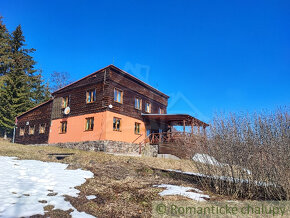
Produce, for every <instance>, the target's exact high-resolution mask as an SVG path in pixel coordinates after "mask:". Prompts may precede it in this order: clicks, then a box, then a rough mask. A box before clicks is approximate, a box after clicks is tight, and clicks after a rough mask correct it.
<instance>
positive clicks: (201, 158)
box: [192, 153, 252, 175]
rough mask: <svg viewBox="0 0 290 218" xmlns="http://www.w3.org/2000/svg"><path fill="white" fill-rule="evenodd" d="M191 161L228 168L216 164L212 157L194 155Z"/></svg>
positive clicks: (224, 164)
mask: <svg viewBox="0 0 290 218" xmlns="http://www.w3.org/2000/svg"><path fill="white" fill-rule="evenodd" d="M192 160H193V161H195V162H200V163H204V164H209V165H213V166H217V167H225V166H229V165H228V164H226V163H220V162H218V161H217V160H216V159H215V158H214V157H212V156H209V155H207V154H199V153H197V154H195V155H194V156H193V157H192ZM242 169H243V171H245V172H247V174H248V175H251V174H252V172H251V171H250V170H248V169H246V168H242Z"/></svg>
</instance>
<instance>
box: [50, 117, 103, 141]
mask: <svg viewBox="0 0 290 218" xmlns="http://www.w3.org/2000/svg"><path fill="white" fill-rule="evenodd" d="M88 117H94V129H93V130H92V131H85V124H86V118H88ZM62 121H67V132H66V133H60V127H61V123H60V122H62ZM105 129H106V113H105V112H100V113H92V114H86V115H80V116H74V117H67V118H62V119H56V120H52V121H51V127H50V134H49V140H48V143H49V144H53V143H65V142H80V141H96V140H105V136H106V132H105V131H104V130H105Z"/></svg>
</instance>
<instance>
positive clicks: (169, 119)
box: [142, 114, 209, 127]
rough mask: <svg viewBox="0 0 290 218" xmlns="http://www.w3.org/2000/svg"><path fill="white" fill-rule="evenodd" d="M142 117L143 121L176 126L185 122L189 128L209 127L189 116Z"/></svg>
mask: <svg viewBox="0 0 290 218" xmlns="http://www.w3.org/2000/svg"><path fill="white" fill-rule="evenodd" d="M142 116H143V117H144V118H145V119H149V120H156V121H159V122H164V123H168V124H171V125H176V126H182V125H183V121H185V125H187V126H191V124H193V125H197V126H204V127H207V126H209V125H208V124H207V123H205V122H202V121H201V120H199V119H197V118H195V117H193V116H191V115H189V114H142Z"/></svg>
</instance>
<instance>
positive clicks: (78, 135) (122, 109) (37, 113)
mask: <svg viewBox="0 0 290 218" xmlns="http://www.w3.org/2000/svg"><path fill="white" fill-rule="evenodd" d="M52 96H53V98H52V99H51V100H49V101H47V102H45V103H43V104H41V105H38V106H37V107H35V108H32V109H31V110H29V111H27V112H25V113H23V114H21V115H20V116H18V117H17V128H16V133H15V142H17V143H21V144H56V143H71V142H83V141H99V140H101V141H118V142H120V141H121V142H127V143H132V144H140V143H142V142H143V141H144V140H146V138H150V139H151V140H153V139H154V140H155V141H161V140H163V139H164V138H165V137H164V136H165V135H168V134H169V133H170V132H171V131H172V127H173V126H176V125H177V126H183V129H184V132H185V126H191V129H193V127H195V126H197V127H198V128H199V127H203V130H205V127H206V126H207V124H206V123H204V122H202V121H200V120H198V119H196V118H194V117H192V116H190V115H187V114H167V101H168V98H169V96H167V95H166V94H164V93H162V92H160V91H158V90H157V89H155V88H153V87H152V86H150V85H148V84H146V83H144V82H142V81H141V80H139V79H137V78H136V77H134V76H132V75H130V74H129V73H127V72H125V71H123V70H121V69H119V68H117V67H115V66H114V65H109V66H107V67H105V68H103V69H101V70H98V71H96V72H94V73H92V74H90V75H88V76H86V77H84V78H82V79H80V80H78V81H76V82H74V83H72V84H70V85H68V86H65V87H63V88H61V89H59V90H57V91H56V92H54V93H52ZM199 129H200V128H199Z"/></svg>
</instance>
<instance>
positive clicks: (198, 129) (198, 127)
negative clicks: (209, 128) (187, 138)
mask: <svg viewBox="0 0 290 218" xmlns="http://www.w3.org/2000/svg"><path fill="white" fill-rule="evenodd" d="M197 133H198V135H199V136H200V126H197Z"/></svg>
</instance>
